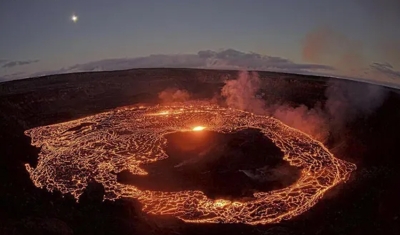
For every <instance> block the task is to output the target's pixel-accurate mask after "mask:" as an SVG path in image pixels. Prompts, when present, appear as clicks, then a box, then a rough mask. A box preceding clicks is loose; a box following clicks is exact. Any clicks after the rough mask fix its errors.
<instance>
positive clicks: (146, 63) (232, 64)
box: [34, 49, 334, 76]
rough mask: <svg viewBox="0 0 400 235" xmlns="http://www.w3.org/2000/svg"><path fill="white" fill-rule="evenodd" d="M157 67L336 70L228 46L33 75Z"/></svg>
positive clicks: (112, 61) (298, 71) (128, 59)
mask: <svg viewBox="0 0 400 235" xmlns="http://www.w3.org/2000/svg"><path fill="white" fill-rule="evenodd" d="M157 67H158V68H207V69H235V70H241V69H244V70H267V71H278V72H279V71H281V72H292V73H301V72H313V71H333V70H334V68H333V67H331V66H326V65H318V64H299V63H294V62H292V61H290V60H287V59H284V58H281V57H273V56H264V55H260V54H257V53H245V52H240V51H236V50H233V49H227V50H223V51H219V52H217V51H212V50H204V51H199V52H198V53H197V54H178V55H150V56H146V57H138V58H122V59H108V60H99V61H93V62H89V63H84V64H77V65H74V66H71V67H67V68H62V69H60V70H56V71H48V72H42V73H36V74H34V76H41V75H48V74H59V73H72V72H89V71H109V70H124V69H133V68H157Z"/></svg>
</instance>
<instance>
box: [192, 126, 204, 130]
mask: <svg viewBox="0 0 400 235" xmlns="http://www.w3.org/2000/svg"><path fill="white" fill-rule="evenodd" d="M204 129H206V127H204V126H195V127H193V129H192V130H193V131H202V130H204Z"/></svg>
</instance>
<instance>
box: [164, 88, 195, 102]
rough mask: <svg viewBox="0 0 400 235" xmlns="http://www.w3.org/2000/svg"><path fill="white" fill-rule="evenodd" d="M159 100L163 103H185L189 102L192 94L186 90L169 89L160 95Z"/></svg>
mask: <svg viewBox="0 0 400 235" xmlns="http://www.w3.org/2000/svg"><path fill="white" fill-rule="evenodd" d="M158 98H159V99H161V100H162V102H163V103H171V102H183V101H186V100H189V98H190V94H189V92H187V91H186V90H179V89H177V88H167V89H165V90H164V91H162V92H160V93H159V94H158Z"/></svg>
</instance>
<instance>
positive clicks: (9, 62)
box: [1, 60, 39, 68]
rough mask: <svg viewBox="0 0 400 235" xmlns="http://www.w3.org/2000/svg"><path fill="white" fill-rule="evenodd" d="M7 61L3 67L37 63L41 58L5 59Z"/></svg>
mask: <svg viewBox="0 0 400 235" xmlns="http://www.w3.org/2000/svg"><path fill="white" fill-rule="evenodd" d="M5 62H6V63H5V64H3V65H2V66H1V67H2V68H13V67H16V66H21V65H27V64H32V63H37V62H39V60H16V61H5Z"/></svg>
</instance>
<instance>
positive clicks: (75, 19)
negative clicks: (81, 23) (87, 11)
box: [71, 14, 78, 23]
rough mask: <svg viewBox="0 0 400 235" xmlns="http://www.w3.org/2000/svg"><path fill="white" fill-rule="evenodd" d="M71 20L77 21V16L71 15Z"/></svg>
mask: <svg viewBox="0 0 400 235" xmlns="http://www.w3.org/2000/svg"><path fill="white" fill-rule="evenodd" d="M71 20H72V21H73V22H74V23H76V22H77V21H78V16H76V15H75V14H74V15H72V17H71Z"/></svg>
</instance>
